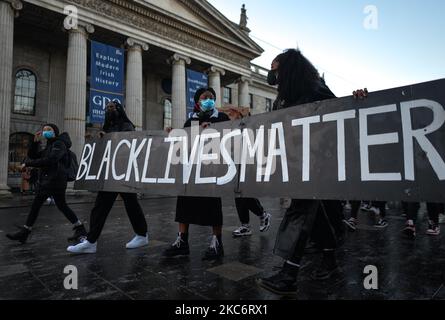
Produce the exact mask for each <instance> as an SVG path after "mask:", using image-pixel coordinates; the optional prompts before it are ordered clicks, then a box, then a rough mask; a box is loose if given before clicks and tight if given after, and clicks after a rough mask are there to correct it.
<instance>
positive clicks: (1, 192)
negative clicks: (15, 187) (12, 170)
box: [0, 185, 12, 199]
mask: <svg viewBox="0 0 445 320" xmlns="http://www.w3.org/2000/svg"><path fill="white" fill-rule="evenodd" d="M9 190H10V189H9V187H8V186H1V185H0V199H12V193H11V191H9Z"/></svg>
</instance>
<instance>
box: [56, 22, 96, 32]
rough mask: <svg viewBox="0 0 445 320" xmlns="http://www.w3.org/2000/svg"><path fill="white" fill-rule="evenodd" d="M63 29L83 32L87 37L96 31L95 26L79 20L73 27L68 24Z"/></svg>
mask: <svg viewBox="0 0 445 320" xmlns="http://www.w3.org/2000/svg"><path fill="white" fill-rule="evenodd" d="M63 29H64V30H65V31H68V32H81V33H83V34H85V35H88V34H91V33H94V31H95V29H94V26H93V25H92V24H91V23H88V22H84V21H81V20H78V21H77V23H76V24H75V25H73V26H72V25H70V24H68V23H64V24H63Z"/></svg>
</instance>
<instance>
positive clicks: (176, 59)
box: [167, 53, 192, 65]
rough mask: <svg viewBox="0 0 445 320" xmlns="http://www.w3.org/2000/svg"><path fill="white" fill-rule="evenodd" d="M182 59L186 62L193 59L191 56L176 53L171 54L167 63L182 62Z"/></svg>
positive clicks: (188, 62) (190, 61)
mask: <svg viewBox="0 0 445 320" xmlns="http://www.w3.org/2000/svg"><path fill="white" fill-rule="evenodd" d="M181 61H184V63H185V64H190V63H192V60H191V59H190V58H189V57H187V56H184V55H182V54H179V53H175V54H174V55H173V56H171V57H170V58H168V59H167V63H168V64H171V65H174V64H177V63H180V62H181Z"/></svg>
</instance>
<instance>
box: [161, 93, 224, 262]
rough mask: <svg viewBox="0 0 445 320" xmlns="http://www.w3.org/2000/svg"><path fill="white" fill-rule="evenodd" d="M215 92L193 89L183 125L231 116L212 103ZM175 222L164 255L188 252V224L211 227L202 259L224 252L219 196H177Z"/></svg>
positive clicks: (220, 255)
mask: <svg viewBox="0 0 445 320" xmlns="http://www.w3.org/2000/svg"><path fill="white" fill-rule="evenodd" d="M215 99H216V94H215V91H214V90H213V89H212V88H201V89H198V90H197V91H196V93H195V109H194V113H193V115H192V116H191V118H190V119H188V120H187V121H186V123H185V124H184V127H191V126H192V123H193V122H198V123H199V125H200V126H201V127H202V128H207V127H208V126H209V125H210V124H211V123H216V122H222V121H228V120H230V119H229V117H228V116H227V115H226V114H225V113H222V112H218V109H216V107H215ZM175 221H176V222H178V223H179V232H178V237H177V238H176V241H174V242H173V244H172V245H171V246H169V247H168V248H167V249H166V250H165V251H164V256H165V257H176V256H184V255H189V254H190V248H189V244H188V235H189V225H190V224H195V225H200V226H209V227H212V229H213V230H212V231H213V235H212V239H211V242H210V246H209V247H208V249H207V250H206V251H205V252H204V255H203V257H202V258H203V260H216V259H219V258H221V257H223V256H224V249H223V244H222V237H221V235H222V225H223V215H222V203H221V198H210V197H182V196H180V197H178V200H177V202H176V219H175Z"/></svg>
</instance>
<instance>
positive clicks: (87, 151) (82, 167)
mask: <svg viewBox="0 0 445 320" xmlns="http://www.w3.org/2000/svg"><path fill="white" fill-rule="evenodd" d="M91 150H92V147H91V144H89V143H87V144H85V147H83V152H82V156H81V157H80V163H79V170H77V176H76V180H80V179H82V178H83V177H84V176H85V175H86V173H87V170H88V167H89V164H88V163H87V160H88V158H89V157H90V156H91V155H92V154H93V153H92V151H91Z"/></svg>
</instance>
